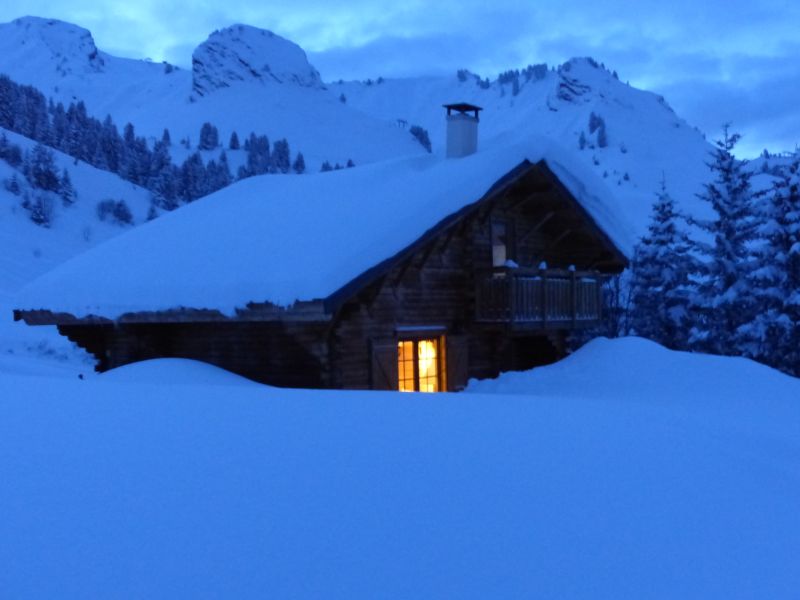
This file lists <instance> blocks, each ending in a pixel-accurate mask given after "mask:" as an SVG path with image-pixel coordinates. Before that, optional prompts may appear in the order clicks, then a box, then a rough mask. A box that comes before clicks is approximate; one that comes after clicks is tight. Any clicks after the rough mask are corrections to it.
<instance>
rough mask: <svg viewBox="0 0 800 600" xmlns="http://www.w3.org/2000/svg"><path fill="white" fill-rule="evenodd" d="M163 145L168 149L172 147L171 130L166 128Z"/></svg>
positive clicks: (162, 136)
mask: <svg viewBox="0 0 800 600" xmlns="http://www.w3.org/2000/svg"><path fill="white" fill-rule="evenodd" d="M161 143H162V144H164V145H165V146H167V147H169V146H171V145H172V137H171V136H170V135H169V129H166V128H164V133H162V134H161Z"/></svg>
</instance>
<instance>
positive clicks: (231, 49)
mask: <svg viewBox="0 0 800 600" xmlns="http://www.w3.org/2000/svg"><path fill="white" fill-rule="evenodd" d="M239 81H258V82H261V83H290V84H295V85H298V86H302V87H308V88H318V89H322V88H323V87H324V86H323V84H322V80H321V79H320V76H319V73H318V72H317V70H316V69H315V68H314V67H313V66H311V65H310V64H309V62H308V58H307V57H306V53H305V52H304V51H303V49H302V48H301V47H300V46H298V45H297V44H295V43H293V42H290V41H289V40H287V39H285V38H282V37H280V36H279V35H276V34H274V33H273V32H271V31H267V30H265V29H258V28H256V27H251V26H249V25H233V26H232V27H228V28H226V29H221V30H219V31H215V32H214V33H212V34H211V35H210V36H209V37H208V39H207V40H206V41H205V42H203V43H202V44H200V46H198V47H197V48H196V49H195V51H194V53H193V54H192V89H193V91H194V92H195V93H196V94H198V95H200V96H205V95H208V94H209V93H210V92H212V91H213V90H215V89H219V88H226V87H230V86H231V85H232V84H234V83H236V82H239Z"/></svg>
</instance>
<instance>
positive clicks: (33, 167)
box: [24, 144, 59, 192]
mask: <svg viewBox="0 0 800 600" xmlns="http://www.w3.org/2000/svg"><path fill="white" fill-rule="evenodd" d="M24 170H25V176H26V177H27V178H28V181H29V182H30V184H31V185H32V186H33V187H36V188H39V189H40V190H47V191H50V192H57V191H58V189H59V178H58V171H57V170H56V165H55V161H54V159H53V152H52V150H50V149H49V148H47V147H46V146H44V145H43V144H36V145H35V146H34V147H33V150H31V152H30V154H28V157H27V160H26V161H25V167H24Z"/></svg>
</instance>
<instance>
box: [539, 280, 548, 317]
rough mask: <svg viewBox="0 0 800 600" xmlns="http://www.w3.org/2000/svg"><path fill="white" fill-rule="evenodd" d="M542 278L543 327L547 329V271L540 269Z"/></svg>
mask: <svg viewBox="0 0 800 600" xmlns="http://www.w3.org/2000/svg"><path fill="white" fill-rule="evenodd" d="M539 272H540V273H541V278H542V329H547V271H546V270H545V271H541V270H540V271H539Z"/></svg>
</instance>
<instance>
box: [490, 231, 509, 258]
mask: <svg viewBox="0 0 800 600" xmlns="http://www.w3.org/2000/svg"><path fill="white" fill-rule="evenodd" d="M507 229H508V228H507V226H506V222H505V221H492V266H493V267H502V266H503V265H505V264H506V261H507V260H508V258H509V256H508V231H507Z"/></svg>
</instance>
